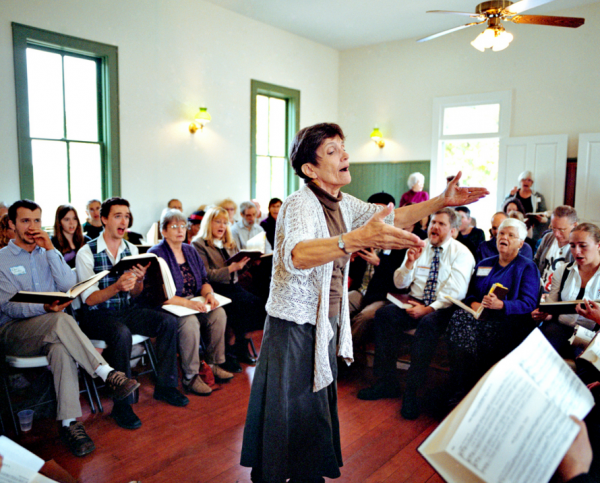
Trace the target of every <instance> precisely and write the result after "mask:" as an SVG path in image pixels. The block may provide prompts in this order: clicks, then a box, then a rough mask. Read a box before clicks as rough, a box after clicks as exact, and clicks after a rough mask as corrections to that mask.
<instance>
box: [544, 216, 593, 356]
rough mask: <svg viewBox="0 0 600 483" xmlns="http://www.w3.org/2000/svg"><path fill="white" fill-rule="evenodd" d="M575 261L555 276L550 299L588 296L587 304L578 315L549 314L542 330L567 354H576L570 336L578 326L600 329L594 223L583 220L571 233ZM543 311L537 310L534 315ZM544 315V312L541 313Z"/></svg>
mask: <svg viewBox="0 0 600 483" xmlns="http://www.w3.org/2000/svg"><path fill="white" fill-rule="evenodd" d="M569 244H570V246H571V254H572V255H573V259H574V260H575V261H574V262H572V263H568V264H565V263H562V264H560V265H559V266H558V268H557V269H556V271H555V272H554V274H553V275H552V288H551V289H550V293H549V294H548V296H547V297H546V302H560V301H567V300H582V299H583V298H585V299H587V300H588V301H590V302H587V303H586V307H585V308H582V307H577V314H569V315H559V316H558V320H557V319H556V317H554V318H553V316H551V315H547V314H546V316H545V322H544V323H543V324H542V332H543V333H544V335H545V336H546V338H547V339H548V340H549V341H550V343H551V344H552V346H553V347H554V348H555V349H556V350H557V351H558V352H559V353H560V354H561V355H563V356H565V357H573V351H572V349H571V346H570V345H569V338H570V337H571V336H572V335H573V329H574V328H575V326H576V325H581V326H583V327H585V328H587V329H591V330H596V329H597V328H598V323H599V322H600V317H599V316H600V311H599V310H598V304H596V303H594V302H591V301H593V300H598V298H599V297H598V294H600V229H599V228H598V227H597V226H596V225H594V224H593V223H581V224H580V225H577V226H576V227H575V228H573V230H572V231H571V234H570V235H569ZM538 312H539V310H538V309H536V311H535V312H534V314H533V315H534V317H535V316H536V314H537V313H538ZM539 313H540V315H542V314H543V312H539Z"/></svg>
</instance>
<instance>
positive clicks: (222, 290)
mask: <svg viewBox="0 0 600 483" xmlns="http://www.w3.org/2000/svg"><path fill="white" fill-rule="evenodd" d="M192 246H193V247H194V248H195V249H196V250H197V251H198V254H199V255H200V258H201V259H202V261H203V262H204V266H205V267H206V269H207V271H208V279H209V281H210V283H211V284H212V286H213V287H214V289H215V291H216V292H217V293H218V294H220V295H224V296H225V297H229V298H230V299H231V300H232V302H231V303H230V304H228V305H226V306H225V307H224V308H225V312H226V313H227V322H228V325H229V327H230V328H231V329H232V330H233V333H234V334H235V345H234V347H232V348H231V349H230V350H229V351H228V352H229V353H233V354H234V355H235V358H234V357H230V358H229V360H228V361H227V366H226V367H227V369H228V370H232V371H234V372H241V367H240V366H239V364H238V363H237V361H240V362H244V363H246V364H254V363H256V360H255V359H254V358H253V357H252V356H251V355H250V353H249V352H248V344H249V340H248V339H247V338H246V334H247V333H248V332H251V331H253V330H259V329H262V328H263V325H264V320H265V309H264V303H262V304H261V302H260V299H259V298H258V297H257V296H256V295H253V294H251V293H250V292H248V291H247V290H245V289H244V288H242V287H241V286H240V284H239V283H238V272H239V271H240V270H242V269H243V268H244V267H245V266H246V264H247V263H248V262H249V261H250V259H249V258H247V257H245V258H243V259H241V260H239V261H237V262H234V263H230V264H227V260H229V259H230V258H231V257H233V256H234V255H235V254H236V253H238V252H239V249H238V247H237V246H236V244H235V242H234V241H233V237H232V236H231V230H230V228H229V217H228V214H227V210H225V209H224V208H221V207H219V206H215V207H212V208H209V209H208V211H207V212H206V215H204V218H203V220H202V224H201V225H200V232H199V233H198V236H197V237H196V238H195V239H194V241H193V243H192ZM236 359H237V360H236Z"/></svg>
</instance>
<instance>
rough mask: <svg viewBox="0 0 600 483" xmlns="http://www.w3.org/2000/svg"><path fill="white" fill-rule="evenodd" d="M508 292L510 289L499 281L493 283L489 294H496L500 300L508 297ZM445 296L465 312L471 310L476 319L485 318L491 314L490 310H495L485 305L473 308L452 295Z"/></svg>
mask: <svg viewBox="0 0 600 483" xmlns="http://www.w3.org/2000/svg"><path fill="white" fill-rule="evenodd" d="M507 293H508V289H507V288H506V287H503V286H502V285H501V284H499V283H495V284H494V285H492V288H490V291H489V292H488V295H491V294H494V295H495V296H496V297H498V298H499V299H500V300H504V297H506V294H507ZM445 297H446V298H447V299H448V300H450V302H452V303H453V304H455V305H458V306H459V307H460V308H461V309H463V310H464V311H465V312H469V313H470V314H471V315H472V316H473V317H475V320H485V318H486V317H487V316H489V312H490V310H493V309H486V308H484V306H483V305H480V306H479V308H478V309H477V310H473V309H472V308H471V307H469V306H468V305H466V304H463V303H462V302H461V301H460V300H457V299H455V298H454V297H451V296H450V295H446V296H445Z"/></svg>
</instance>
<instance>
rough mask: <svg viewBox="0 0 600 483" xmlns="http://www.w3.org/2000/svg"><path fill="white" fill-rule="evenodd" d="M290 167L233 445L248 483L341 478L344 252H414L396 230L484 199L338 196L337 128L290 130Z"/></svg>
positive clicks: (345, 164) (344, 176)
mask: <svg viewBox="0 0 600 483" xmlns="http://www.w3.org/2000/svg"><path fill="white" fill-rule="evenodd" d="M290 161H291V164H292V167H293V169H294V171H295V172H296V174H297V175H298V176H300V177H301V178H302V179H303V180H304V181H305V182H306V185H305V186H304V187H303V188H301V189H300V190H299V191H297V192H296V193H294V194H292V195H291V196H289V197H288V198H287V199H286V200H285V202H284V203H283V205H282V207H281V211H280V212H279V216H278V219H277V229H276V232H275V251H274V255H273V256H274V258H273V280H272V282H271V293H270V296H269V301H268V303H267V312H268V316H267V322H266V324H265V332H264V336H263V343H262V347H261V354H260V360H259V362H258V366H257V368H256V371H255V374H254V382H253V384H252V391H251V395H250V402H249V405H248V414H247V419H246V427H245V431H244V442H243V446H242V458H241V464H242V465H243V466H250V467H252V481H254V482H269V483H282V482H285V481H286V479H287V478H291V479H290V482H293V481H296V482H297V481H302V482H313V481H314V482H322V481H324V479H323V477H324V476H325V477H328V478H337V477H339V476H340V470H339V468H340V466H342V455H341V445H340V434H339V421H338V415H337V386H336V376H337V362H336V345H337V342H338V341H337V336H336V334H337V332H338V329H339V334H340V338H339V355H340V356H341V357H343V358H344V359H345V360H346V362H347V363H350V362H352V340H351V335H350V318H349V309H348V289H347V287H348V261H349V259H350V255H351V254H352V253H353V252H357V251H359V250H366V249H369V248H381V249H402V248H406V247H410V246H423V245H424V244H425V243H424V242H423V241H421V240H420V239H419V238H418V237H417V236H416V235H413V234H410V233H407V232H405V231H403V230H401V229H400V227H405V226H409V225H412V224H413V223H415V222H416V221H417V220H420V219H421V218H423V217H425V216H427V215H429V214H430V213H432V212H434V211H436V210H438V209H439V208H441V207H443V206H444V205H461V204H463V203H462V201H463V200H464V201H465V202H467V203H469V202H472V201H475V200H476V199H478V198H480V197H481V196H484V195H485V193H486V190H485V189H483V188H481V189H478V188H468V189H467V188H457V187H456V182H454V183H451V184H450V185H449V186H448V187H447V188H446V191H445V193H444V195H441V196H438V197H436V198H434V199H432V200H429V201H426V202H423V203H420V204H418V205H415V206H411V207H410V208H399V209H397V210H395V213H394V212H393V211H392V206H391V205H388V206H387V207H381V206H377V205H375V204H369V203H365V202H363V201H360V200H358V199H356V198H354V197H352V196H350V195H346V194H342V193H341V192H340V189H341V188H342V187H343V186H346V185H347V184H348V183H350V180H351V178H350V171H349V161H348V154H347V153H346V151H345V149H344V134H343V132H342V130H341V128H340V127H339V126H338V125H337V124H325V123H324V124H317V125H315V126H311V127H307V128H304V129H302V130H301V131H300V132H298V133H297V134H296V137H295V139H294V142H293V145H292V149H291V154H290ZM458 178H460V174H459V175H457V180H458ZM394 215H395V216H394ZM392 223H394V224H395V225H396V226H392V225H391V224H392Z"/></svg>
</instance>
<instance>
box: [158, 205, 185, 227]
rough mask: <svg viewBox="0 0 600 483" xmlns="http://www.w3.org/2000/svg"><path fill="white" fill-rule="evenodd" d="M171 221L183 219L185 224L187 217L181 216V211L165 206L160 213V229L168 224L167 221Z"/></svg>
mask: <svg viewBox="0 0 600 483" xmlns="http://www.w3.org/2000/svg"><path fill="white" fill-rule="evenodd" d="M173 221H183V222H184V223H186V224H187V219H186V217H185V216H183V213H182V212H181V211H179V210H176V209H174V208H165V209H164V210H163V211H162V214H161V215H160V229H161V231H162V230H166V229H167V227H168V226H169V223H172V222H173Z"/></svg>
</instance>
